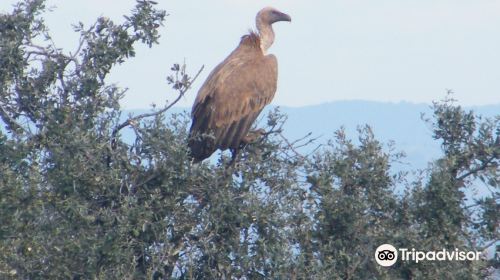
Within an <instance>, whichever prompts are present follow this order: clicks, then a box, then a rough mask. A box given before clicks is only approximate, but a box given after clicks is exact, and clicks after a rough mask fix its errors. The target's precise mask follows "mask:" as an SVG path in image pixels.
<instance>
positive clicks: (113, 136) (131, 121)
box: [111, 66, 205, 143]
mask: <svg viewBox="0 0 500 280" xmlns="http://www.w3.org/2000/svg"><path fill="white" fill-rule="evenodd" d="M204 67H205V66H201V68H200V70H198V73H196V75H195V76H194V77H193V79H191V81H190V82H189V84H188V85H187V86H186V87H185V88H184V89H182V90H181V91H180V92H179V95H178V96H177V98H176V99H175V100H174V101H173V102H171V103H170V104H168V105H167V106H165V107H164V108H163V109H161V110H159V111H156V112H152V113H145V114H140V115H137V116H135V117H131V118H128V119H127V120H126V121H124V122H123V123H121V124H120V125H119V126H117V127H116V128H115V129H114V130H113V132H112V133H111V141H112V143H115V141H116V135H117V134H118V132H119V131H120V130H122V129H123V128H125V127H127V126H129V125H132V124H134V123H136V122H137V121H139V120H141V119H143V118H148V117H154V116H158V115H160V114H163V113H165V112H166V111H167V110H169V109H170V108H172V106H174V105H175V104H176V103H177V102H179V100H180V99H181V98H182V97H183V96H184V94H185V93H186V92H187V91H188V90H189V89H190V88H191V85H192V84H193V83H194V81H196V79H197V78H198V76H199V75H200V74H201V72H202V71H203V68H204Z"/></svg>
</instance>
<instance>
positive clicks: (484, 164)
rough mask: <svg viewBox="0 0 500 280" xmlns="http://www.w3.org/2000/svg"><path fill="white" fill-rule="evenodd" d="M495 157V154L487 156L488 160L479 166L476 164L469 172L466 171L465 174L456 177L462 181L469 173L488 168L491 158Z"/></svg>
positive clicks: (472, 173) (473, 173)
mask: <svg viewBox="0 0 500 280" xmlns="http://www.w3.org/2000/svg"><path fill="white" fill-rule="evenodd" d="M495 159H496V157H495V155H493V156H491V157H490V158H488V160H486V161H483V163H482V164H481V165H480V166H478V167H477V168H474V169H471V170H470V171H469V172H466V173H465V174H463V175H461V176H460V177H458V178H457V180H459V181H462V180H464V179H465V178H467V177H469V176H470V175H475V174H476V173H478V172H479V171H482V170H484V169H486V168H488V166H489V164H490V163H491V162H493V160H495Z"/></svg>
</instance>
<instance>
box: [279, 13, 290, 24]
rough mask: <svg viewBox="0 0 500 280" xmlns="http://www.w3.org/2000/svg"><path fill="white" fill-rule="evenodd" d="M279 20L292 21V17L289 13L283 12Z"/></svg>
mask: <svg viewBox="0 0 500 280" xmlns="http://www.w3.org/2000/svg"><path fill="white" fill-rule="evenodd" d="M278 21H289V22H291V21H292V18H291V17H290V16H289V15H287V14H285V13H281V14H280V17H279V20H278Z"/></svg>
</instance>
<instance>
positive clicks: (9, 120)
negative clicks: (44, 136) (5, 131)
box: [0, 105, 31, 135]
mask: <svg viewBox="0 0 500 280" xmlns="http://www.w3.org/2000/svg"><path fill="white" fill-rule="evenodd" d="M0 110H1V112H0V116H1V117H2V119H3V120H4V121H5V122H6V123H7V124H8V125H9V127H10V128H11V129H12V130H17V129H21V130H22V131H23V132H24V133H26V134H28V135H30V134H31V133H30V132H29V131H28V130H26V128H24V127H23V126H22V125H20V124H18V123H17V122H16V120H14V119H13V118H12V117H11V116H10V115H9V113H8V112H7V111H6V110H5V108H4V107H3V106H2V105H0Z"/></svg>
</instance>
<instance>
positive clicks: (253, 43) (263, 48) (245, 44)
mask: <svg viewBox="0 0 500 280" xmlns="http://www.w3.org/2000/svg"><path fill="white" fill-rule="evenodd" d="M278 21H291V18H290V16H289V15H287V14H284V13H282V12H280V11H278V10H276V9H274V8H270V7H268V8H264V9H262V10H260V11H259V12H258V13H257V17H256V26H257V31H258V33H255V32H250V33H249V34H247V35H245V36H243V37H242V38H241V41H240V44H239V46H238V47H237V48H236V49H235V50H234V51H233V52H232V53H231V54H230V55H229V56H228V57H227V58H226V59H225V60H224V61H222V63H220V64H219V65H218V66H217V67H215V69H214V70H213V71H212V72H211V73H210V75H209V76H208V78H207V80H206V81H205V83H204V84H203V85H202V87H201V88H200V90H199V92H198V95H197V96H196V100H195V102H194V105H193V108H192V111H191V117H192V119H193V122H192V125H191V129H190V133H189V134H190V135H189V143H188V145H189V148H190V149H191V156H192V157H193V159H194V161H195V162H198V161H202V160H204V159H206V158H208V157H209V156H210V155H212V153H214V152H215V151H216V150H217V149H221V150H226V149H231V151H232V153H233V159H234V157H235V155H236V154H237V152H238V150H239V148H240V147H241V145H243V144H244V143H245V142H247V140H248V139H247V138H250V134H249V129H250V127H251V126H252V124H253V122H254V121H255V119H256V118H257V116H258V115H259V113H260V112H261V111H262V109H263V108H264V106H266V105H267V104H269V103H270V102H271V100H272V99H273V97H274V93H275V92H276V85H277V78H278V64H277V60H276V57H275V56H274V55H272V54H267V50H268V49H269V47H270V46H271V45H272V44H273V41H274V31H273V28H272V26H271V25H272V24H273V23H275V22H278Z"/></svg>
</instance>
